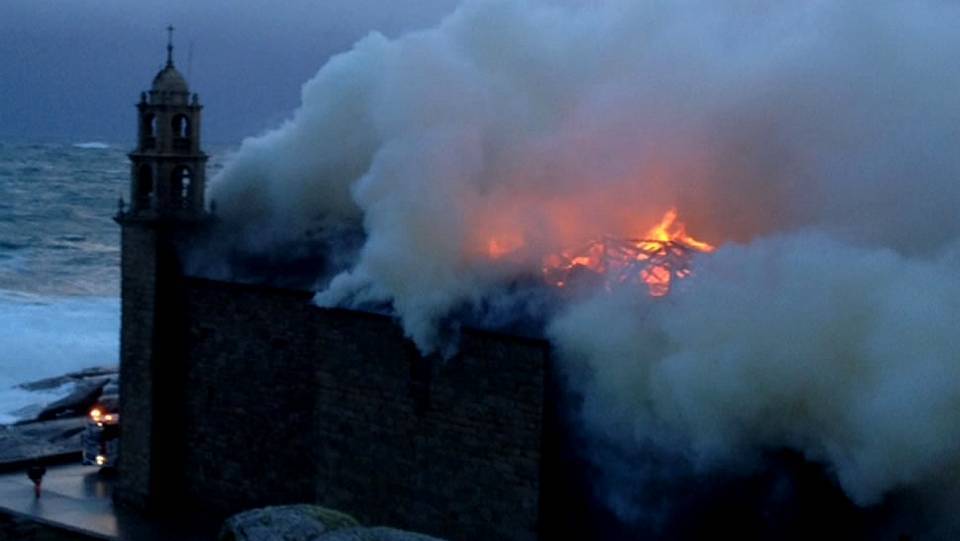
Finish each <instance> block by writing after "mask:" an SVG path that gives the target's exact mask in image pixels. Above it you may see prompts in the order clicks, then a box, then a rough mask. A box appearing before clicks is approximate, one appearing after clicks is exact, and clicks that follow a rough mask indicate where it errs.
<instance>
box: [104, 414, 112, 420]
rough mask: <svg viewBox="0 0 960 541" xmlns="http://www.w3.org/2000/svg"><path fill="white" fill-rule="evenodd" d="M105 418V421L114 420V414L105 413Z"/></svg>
mask: <svg viewBox="0 0 960 541" xmlns="http://www.w3.org/2000/svg"><path fill="white" fill-rule="evenodd" d="M103 420H104V421H112V420H113V415H109V414H108V415H104V417H103Z"/></svg>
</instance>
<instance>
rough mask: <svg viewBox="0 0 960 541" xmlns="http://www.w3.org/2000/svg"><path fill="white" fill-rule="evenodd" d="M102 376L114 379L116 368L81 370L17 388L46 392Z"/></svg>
mask: <svg viewBox="0 0 960 541" xmlns="http://www.w3.org/2000/svg"><path fill="white" fill-rule="evenodd" d="M104 376H106V377H110V378H112V379H116V376H117V368H116V367H109V366H97V367H92V368H84V369H83V370H79V371H77V372H71V373H69V374H64V375H62V376H56V377H52V378H44V379H40V380H37V381H30V382H27V383H21V384H20V385H17V387H19V388H21V389H24V390H27V391H47V390H50V389H56V388H57V387H60V386H61V385H64V384H66V383H74V382H77V381H82V380H85V379H90V378H100V377H104Z"/></svg>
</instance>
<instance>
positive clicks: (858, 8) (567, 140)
mask: <svg viewBox="0 0 960 541" xmlns="http://www.w3.org/2000/svg"><path fill="white" fill-rule="evenodd" d="M958 27H960V7H958V5H957V4H955V3H950V2H946V1H934V0H924V1H869V2H868V1H863V0H859V1H849V2H842V3H841V2H826V1H813V2H786V1H771V2H755V1H747V0H730V1H725V2H716V1H712V0H686V1H665V0H664V1H656V0H652V1H648V2H636V1H632V0H629V1H628V0H610V1H609V2H597V3H593V4H590V5H572V6H571V5H570V3H564V4H561V3H557V2H547V1H542V2H536V1H532V0H531V1H522V0H477V1H468V2H465V3H464V4H463V5H462V6H461V8H460V9H458V10H457V11H456V12H455V13H454V14H453V15H451V16H450V17H448V18H447V19H445V20H444V21H443V22H442V23H441V24H440V25H439V26H438V27H437V28H434V29H430V30H426V31H422V32H417V33H412V34H408V35H406V36H403V37H400V38H398V39H395V40H388V39H386V38H384V37H383V36H381V35H379V34H372V35H370V36H369V37H367V38H366V39H364V40H362V41H360V42H359V43H357V44H356V45H355V47H354V48H353V50H351V51H349V52H347V53H344V54H342V55H340V56H338V57H336V58H334V59H332V60H331V61H330V62H329V63H327V64H326V65H325V66H324V67H323V68H322V69H321V70H320V72H319V73H318V74H317V75H316V77H314V79H313V80H311V81H310V82H308V83H307V84H306V85H305V86H304V88H303V103H302V106H301V108H300V109H298V110H297V111H296V112H295V113H294V115H293V117H292V119H291V120H290V121H289V122H287V123H286V124H285V125H284V126H282V127H281V128H279V129H277V130H275V131H272V132H270V133H267V134H265V135H262V136H260V137H256V138H252V139H248V140H246V141H245V142H244V144H243V145H242V147H241V149H240V150H239V152H238V153H237V155H236V156H235V157H234V159H233V160H232V162H231V163H230V164H228V166H227V167H226V168H225V170H224V171H223V173H222V174H221V175H219V176H218V177H217V178H216V179H215V182H214V183H213V185H212V187H211V191H212V194H211V195H212V196H213V197H214V198H215V199H216V200H217V201H218V203H219V205H220V208H221V209H222V214H223V215H224V217H225V219H226V220H227V221H228V222H232V223H236V224H238V227H240V226H241V225H240V224H243V225H242V227H245V228H246V229H247V230H248V231H250V232H251V235H255V236H256V237H257V242H261V243H264V242H265V243H269V242H272V241H273V240H275V239H277V238H291V237H295V236H296V235H298V234H300V233H301V232H302V231H303V230H304V229H306V228H308V227H311V225H312V224H315V223H316V222H317V221H318V220H321V221H322V220H331V221H338V220H339V221H342V220H347V221H355V222H362V225H363V228H364V230H365V233H366V241H365V243H364V245H363V247H362V249H361V253H360V255H359V259H358V261H357V263H356V265H355V266H353V268H351V269H349V270H348V271H346V272H344V273H342V274H341V275H339V276H337V277H336V278H335V279H334V280H333V281H332V283H330V284H329V286H328V287H327V288H326V289H325V290H324V291H322V292H320V293H319V294H318V297H317V300H318V302H320V303H321V304H325V305H335V304H348V305H350V304H357V303H363V302H370V301H378V302H389V303H391V304H392V306H393V308H394V309H395V311H396V313H397V314H398V316H399V317H400V319H401V322H402V324H403V326H404V329H405V330H406V332H407V333H408V335H409V336H411V337H412V338H413V339H414V340H415V341H416V342H417V344H418V346H420V347H421V349H424V350H430V349H433V348H434V347H436V346H437V345H438V343H437V324H438V322H439V321H440V320H441V319H442V318H443V317H445V316H447V315H448V314H449V313H450V311H451V310H454V309H455V308H456V307H458V306H462V305H464V304H478V303H480V302H482V301H483V300H484V299H485V298H490V297H492V296H496V295H498V294H500V292H501V288H502V286H503V284H504V283H505V282H506V281H509V280H510V279H511V278H513V277H521V276H525V275H537V273H539V272H540V265H541V262H542V260H543V257H544V256H545V255H547V254H551V253H555V252H557V251H558V250H561V249H564V248H569V247H570V246H573V245H576V244H578V243H580V242H583V241H585V240H588V239H591V238H593V237H596V236H597V235H602V234H606V233H613V234H624V235H626V234H635V233H636V228H637V227H638V224H647V225H650V224H652V223H655V221H656V220H657V219H658V218H659V217H660V215H662V213H663V212H664V211H665V210H666V209H667V208H669V207H671V206H677V207H678V209H679V210H680V214H681V218H683V219H685V221H686V222H687V226H688V230H689V231H691V232H692V233H693V234H694V235H696V236H698V237H702V238H704V239H705V240H707V241H710V242H712V243H714V244H719V245H722V247H721V249H720V250H719V251H718V252H717V253H716V254H714V255H711V256H704V257H702V258H700V259H699V260H698V261H697V262H696V275H695V277H694V278H691V279H689V280H688V281H686V283H684V284H682V287H681V288H680V289H679V290H677V291H675V292H674V293H673V294H672V295H671V296H670V298H669V299H667V300H665V301H657V302H653V301H651V300H649V299H639V300H638V298H637V295H639V294H642V291H638V292H636V293H637V295H630V294H626V293H624V292H622V291H621V292H615V294H613V295H610V294H607V293H598V294H597V295H596V296H594V297H593V298H590V299H587V300H582V301H578V302H577V303H575V304H572V305H570V306H568V307H567V308H566V310H565V313H564V315H563V316H562V317H560V318H559V319H558V320H556V321H555V322H554V323H553V325H552V326H551V337H552V339H553V340H554V342H555V343H556V344H557V345H558V349H559V351H560V352H561V354H562V356H563V358H564V359H565V360H566V361H567V362H568V363H570V364H571V365H575V366H581V367H585V371H586V373H589V374H591V377H590V378H588V379H587V380H586V381H583V382H581V383H582V385H583V386H584V389H585V390H586V391H587V396H588V402H587V404H588V412H592V413H593V415H590V416H589V418H590V419H591V420H592V422H594V423H595V424H596V425H598V426H601V425H604V424H606V423H615V425H616V426H617V427H619V428H621V429H623V428H624V427H626V428H625V429H624V431H623V432H624V433H623V437H624V438H625V439H628V440H632V439H636V440H638V441H657V443H660V444H666V443H670V445H671V446H673V447H675V448H676V449H681V450H684V452H686V453H687V454H689V455H690V456H691V457H694V458H695V459H697V460H701V461H704V462H705V463H709V464H714V463H716V464H719V463H728V462H729V461H730V460H734V459H735V458H736V457H742V456H744V453H745V452H747V451H756V450H761V449H764V448H769V447H778V446H779V447H783V446H787V447H790V448H794V449H798V450H800V451H802V452H804V453H806V454H807V455H808V456H809V457H811V458H814V459H816V460H822V461H825V462H826V463H827V464H828V465H829V466H830V467H831V468H832V469H833V470H834V471H835V473H836V475H837V477H838V479H839V482H840V483H841V484H842V486H843V487H844V489H845V490H846V491H847V493H848V494H849V495H850V496H851V497H852V498H853V499H854V500H855V501H857V502H859V503H861V504H865V505H866V504H871V503H874V502H877V501H878V500H879V499H880V498H881V497H882V496H883V495H884V494H885V493H887V492H888V491H890V490H893V489H896V488H898V487H903V486H908V487H910V486H928V485H930V486H932V485H933V484H935V483H941V484H942V483H945V482H946V483H947V484H950V483H954V481H955V479H953V477H950V478H949V479H947V480H946V481H945V480H944V477H943V476H942V475H939V474H938V472H942V471H945V470H955V467H956V466H958V465H960V448H958V446H960V434H958V431H960V428H958V427H960V422H958V421H960V419H958V414H956V413H955V412H957V411H960V343H958V341H957V339H956V338H955V336H954V335H955V333H954V332H953V326H954V325H955V322H956V321H958V317H957V316H958V315H960V314H958V313H957V311H958V309H960V282H958V278H957V277H956V268H957V266H956V264H957V262H958V260H960V258H958V257H957V251H956V250H954V249H952V248H951V247H952V246H956V239H957V238H958V237H960V220H958V219H956V209H957V208H958V203H960V152H958V148H960V92H958V91H957V89H960V63H958V62H957V61H956V51H958V50H960V32H957V31H956V29H957V28H958ZM254 232H256V233H254ZM494 244H495V245H496V246H497V247H506V248H505V250H504V251H505V252H506V255H505V256H503V257H496V258H493V257H490V250H488V246H493V245H494ZM666 440H669V442H667V441H666Z"/></svg>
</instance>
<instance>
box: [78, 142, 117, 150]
mask: <svg viewBox="0 0 960 541" xmlns="http://www.w3.org/2000/svg"><path fill="white" fill-rule="evenodd" d="M73 148H84V149H92V150H105V149H108V148H110V145H108V144H107V143H103V142H100V141H90V142H87V143H74V144H73Z"/></svg>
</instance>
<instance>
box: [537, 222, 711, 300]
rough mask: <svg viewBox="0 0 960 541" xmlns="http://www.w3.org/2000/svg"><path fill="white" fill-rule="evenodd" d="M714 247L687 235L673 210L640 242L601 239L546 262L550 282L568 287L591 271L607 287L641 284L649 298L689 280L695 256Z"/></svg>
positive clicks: (544, 268)
mask: <svg viewBox="0 0 960 541" xmlns="http://www.w3.org/2000/svg"><path fill="white" fill-rule="evenodd" d="M713 250H714V247H713V246H712V245H710V244H708V243H706V242H703V241H701V240H698V239H696V238H694V237H692V236H691V235H689V234H688V233H687V230H686V226H685V225H684V224H683V222H680V221H679V220H678V214H677V210H676V209H675V208H671V209H670V210H668V211H667V212H666V214H664V215H663V218H661V219H660V222H659V223H658V224H657V225H655V226H653V227H652V228H650V229H648V230H646V231H645V232H644V233H643V234H642V235H640V236H639V237H637V238H617V237H602V238H599V239H596V240H594V241H592V242H590V243H588V244H587V245H586V246H584V247H582V248H580V249H579V250H566V251H564V252H563V253H561V254H558V255H552V256H549V257H547V258H545V260H544V265H543V273H544V277H545V278H546V280H547V282H548V283H550V284H552V285H554V286H556V287H566V285H567V284H569V283H570V278H571V276H572V275H574V274H576V273H581V272H584V271H591V272H592V273H594V274H596V275H602V276H603V278H604V280H605V281H606V283H607V285H608V286H610V285H611V284H620V283H628V282H631V281H639V282H642V283H643V284H644V285H646V287H647V289H648V290H649V292H650V295H652V296H654V297H661V296H663V295H666V294H667V293H669V292H670V287H671V285H672V284H673V280H674V279H675V278H676V279H682V278H686V277H687V276H690V274H691V271H690V268H689V262H690V257H691V255H692V253H693V252H712V251H713Z"/></svg>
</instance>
